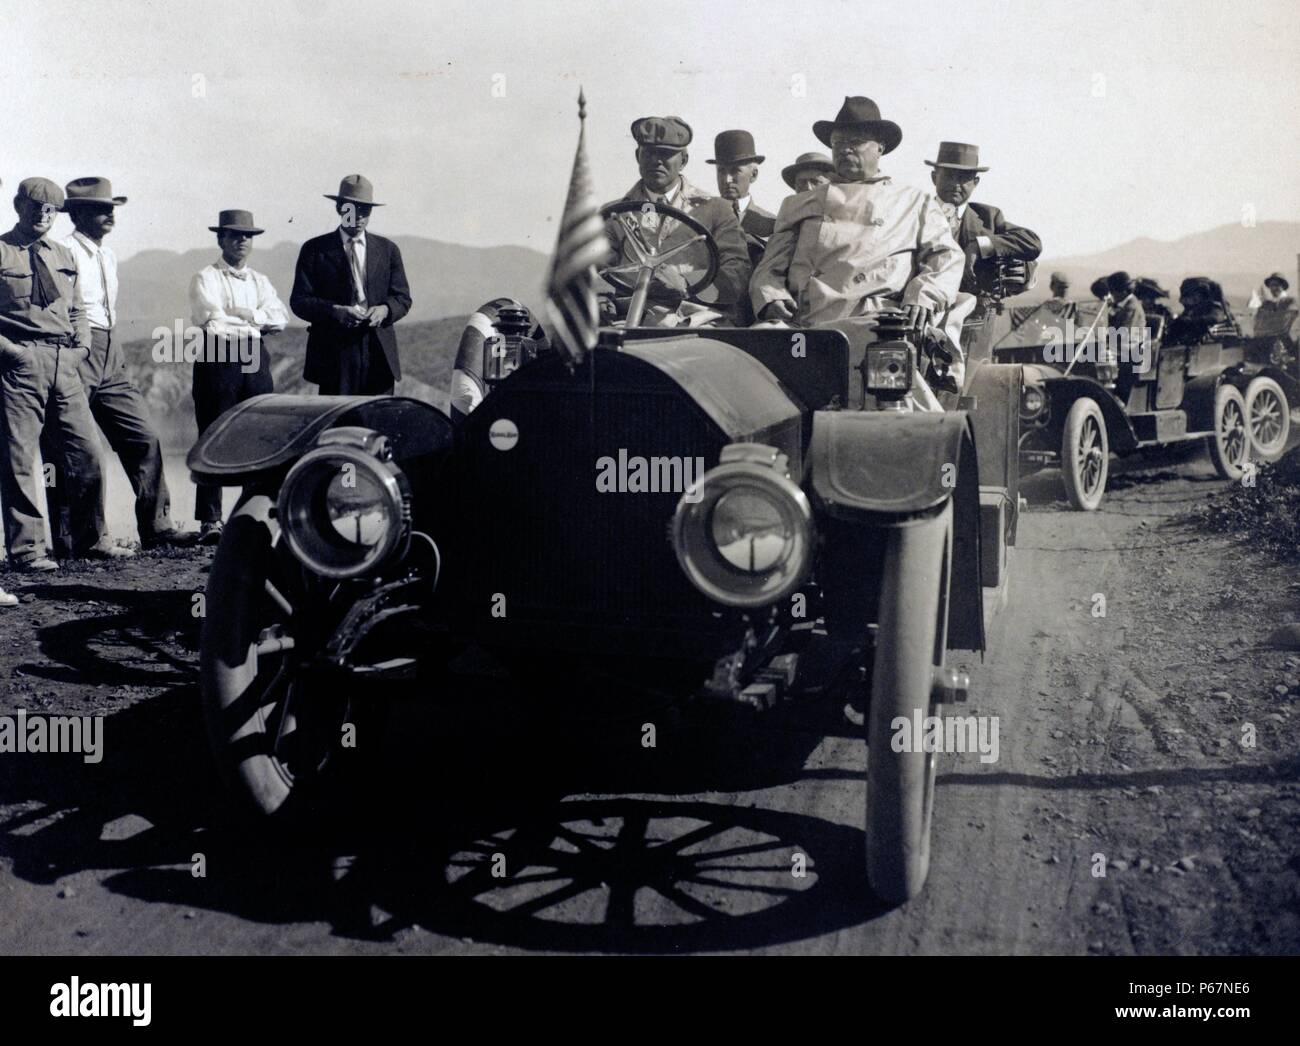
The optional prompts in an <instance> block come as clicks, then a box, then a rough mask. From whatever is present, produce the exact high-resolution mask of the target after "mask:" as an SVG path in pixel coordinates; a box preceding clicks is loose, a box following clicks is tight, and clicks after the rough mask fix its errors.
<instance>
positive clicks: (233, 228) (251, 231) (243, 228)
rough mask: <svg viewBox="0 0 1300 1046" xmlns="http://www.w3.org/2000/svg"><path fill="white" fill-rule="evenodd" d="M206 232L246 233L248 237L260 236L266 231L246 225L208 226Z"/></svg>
mask: <svg viewBox="0 0 1300 1046" xmlns="http://www.w3.org/2000/svg"><path fill="white" fill-rule="evenodd" d="M208 232H246V233H248V235H249V236H261V235H262V233H264V232H266V230H265V229H255V228H253V227H252V226H248V225H209V226H208Z"/></svg>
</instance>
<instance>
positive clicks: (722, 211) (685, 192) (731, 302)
mask: <svg viewBox="0 0 1300 1046" xmlns="http://www.w3.org/2000/svg"><path fill="white" fill-rule="evenodd" d="M649 198H650V196H649V194H648V193H647V192H646V190H645V187H644V186H643V185H642V184H641V183H640V182H637V183H636V185H634V186H632V188H631V189H630V190H628V192H627V194H626V195H625V196H624V197H623V199H625V200H647V199H649ZM674 206H676V207H677V209H678V210H680V211H685V212H686V213H687V214H689V215H690V216H691V217H692V218H694V219H695V220H696V221H697V222H699V223H700V224H701V225H703V226H704V227H705V228H706V229H708V230H709V234H710V235H711V236H712V237H713V240H714V242H715V243H716V244H717V245H718V272H717V275H716V276H714V278H713V289H714V292H715V293H716V294H717V305H718V308H719V309H720V310H721V311H723V312H729V311H731V310H733V309H734V308H735V306H736V304H737V303H738V302H739V301H740V300H741V299H742V298H743V297H744V296H745V293H746V291H747V290H748V288H749V275H750V264H749V252H748V251H747V250H746V245H745V236H744V234H743V233H742V232H741V231H740V223H739V222H737V221H736V213H735V211H733V210H732V209H731V204H730V203H728V202H727V201H726V200H723V199H719V198H718V197H716V196H710V195H709V194H708V193H706V192H704V191H703V190H701V189H697V188H696V187H695V186H693V185H691V184H690V183H689V182H688V181H687V180H686V179H685V178H683V179H682V187H681V192H680V193H679V194H678V197H677V202H676V204H675V205H674ZM618 217H628V216H627V215H622V216H618ZM618 217H615V218H614V219H613V220H612V221H610V222H608V223H606V226H605V232H606V235H608V236H609V239H610V243H611V245H612V246H613V252H612V255H613V258H614V259H615V264H624V263H627V262H630V261H632V260H633V256H632V255H631V254H630V253H626V252H625V251H624V249H623V241H624V239H625V238H626V236H627V233H626V231H625V229H624V228H623V226H622V225H621V224H620V222H619V220H618ZM633 217H635V216H633ZM694 235H695V234H694V233H693V232H691V231H690V230H689V229H687V228H686V227H685V226H683V225H682V224H681V222H674V221H672V220H671V219H670V220H669V221H667V222H665V223H664V224H663V227H662V228H661V229H660V232H659V238H658V243H657V244H656V246H657V247H658V249H659V251H660V253H663V252H664V251H666V250H667V249H669V248H670V247H672V246H673V245H674V244H675V243H677V242H679V241H680V242H682V243H685V242H686V241H687V240H688V239H690V238H691V237H692V236H694ZM699 253H700V254H703V252H702V251H701V252H699Z"/></svg>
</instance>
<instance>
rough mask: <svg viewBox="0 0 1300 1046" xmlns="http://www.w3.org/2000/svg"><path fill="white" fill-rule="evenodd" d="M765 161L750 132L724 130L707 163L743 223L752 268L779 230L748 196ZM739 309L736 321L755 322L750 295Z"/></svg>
mask: <svg viewBox="0 0 1300 1046" xmlns="http://www.w3.org/2000/svg"><path fill="white" fill-rule="evenodd" d="M764 159H766V157H763V156H760V155H758V150H757V149H756V148H755V146H754V136H753V135H752V134H750V133H749V132H748V131H723V132H722V133H721V134H719V135H718V136H717V137H715V138H714V139H713V159H711V160H705V161H704V162H705V163H711V164H713V165H714V166H715V167H717V175H718V195H719V196H721V197H722V198H723V199H724V200H726V201H727V203H729V204H731V210H732V212H733V213H734V214H735V215H736V220H737V221H738V222H739V223H740V231H741V233H742V234H743V235H744V237H745V247H746V249H747V250H748V251H749V264H750V265H751V266H754V265H757V264H758V263H759V261H760V260H761V259H762V257H763V251H764V250H765V249H766V247H767V240H768V237H769V236H771V235H772V232H773V230H774V229H775V228H776V215H775V214H773V213H772V212H771V211H766V210H764V209H763V208H762V207H760V206H759V205H758V204H756V203H755V202H754V200H753V198H752V197H751V196H750V194H749V188H750V186H751V185H752V184H753V183H754V182H756V181H758V165H759V164H761V163H762V162H763V160H764ZM737 310H738V314H737V317H736V319H737V322H739V323H741V324H743V325H746V326H748V325H749V324H751V323H753V322H754V313H753V310H752V308H751V307H750V303H749V301H748V297H747V296H745V297H742V299H741V301H740V302H739V304H738V306H737Z"/></svg>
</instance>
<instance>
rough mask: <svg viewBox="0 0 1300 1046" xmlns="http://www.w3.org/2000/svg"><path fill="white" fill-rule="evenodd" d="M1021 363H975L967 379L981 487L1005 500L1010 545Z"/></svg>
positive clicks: (1015, 515) (1015, 518)
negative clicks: (1000, 495) (972, 401)
mask: <svg viewBox="0 0 1300 1046" xmlns="http://www.w3.org/2000/svg"><path fill="white" fill-rule="evenodd" d="M1023 389H1024V367H1023V366H1021V365H1020V364H1008V363H1002V364H999V363H982V364H976V366H975V367H974V369H973V370H972V371H971V374H970V377H969V378H968V379H967V381H966V391H965V395H966V397H969V398H972V399H973V400H974V403H973V404H972V405H971V407H970V409H969V412H968V413H969V414H970V420H971V425H972V427H973V429H974V432H975V449H976V450H977V451H978V457H979V475H980V490H981V492H984V493H986V494H987V495H988V496H990V497H991V496H993V495H994V494H996V493H998V492H1001V494H1002V496H1003V497H1004V498H1005V499H1006V511H1007V544H1009V545H1014V544H1015V543H1016V528H1017V524H1018V522H1019V519H1020V395H1021V392H1022V390H1023Z"/></svg>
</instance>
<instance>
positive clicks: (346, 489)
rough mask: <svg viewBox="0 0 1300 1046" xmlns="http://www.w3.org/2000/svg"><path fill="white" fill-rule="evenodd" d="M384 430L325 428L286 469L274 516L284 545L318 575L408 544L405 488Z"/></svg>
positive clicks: (370, 561)
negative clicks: (310, 446)
mask: <svg viewBox="0 0 1300 1046" xmlns="http://www.w3.org/2000/svg"><path fill="white" fill-rule="evenodd" d="M392 457H393V455H392V448H391V447H390V446H389V443H388V437H387V436H383V435H380V434H379V433H377V432H374V431H372V430H371V429H365V428H358V427H353V426H343V427H340V428H336V429H328V430H326V431H325V432H323V433H321V435H320V437H319V438H318V439H317V440H316V446H315V447H314V448H313V449H312V450H310V451H308V452H307V453H306V454H304V455H303V456H302V458H300V459H299V461H298V463H297V464H296V465H294V466H293V468H291V469H290V470H289V474H288V476H286V477H285V480H284V485H283V486H282V487H281V488H280V498H279V501H278V504H277V513H276V514H277V518H278V519H279V521H280V529H281V533H282V534H283V536H284V540H285V541H286V542H287V543H288V545H289V550H290V551H291V552H292V553H293V554H294V555H295V556H296V557H297V558H298V559H299V560H301V561H302V563H303V564H304V565H305V566H306V567H308V568H309V569H310V570H312V571H314V572H315V573H317V574H320V575H321V576H322V577H330V578H352V577H361V576H363V575H365V574H370V573H373V572H374V571H376V570H378V569H380V568H381V567H382V566H384V565H385V564H386V563H388V562H390V561H392V560H393V559H396V558H400V557H401V556H402V555H405V553H406V549H407V547H408V545H409V544H410V537H411V518H410V489H409V486H408V484H407V481H406V476H405V475H404V474H403V473H402V470H401V469H400V468H398V467H397V465H396V464H394V462H393V460H392Z"/></svg>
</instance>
